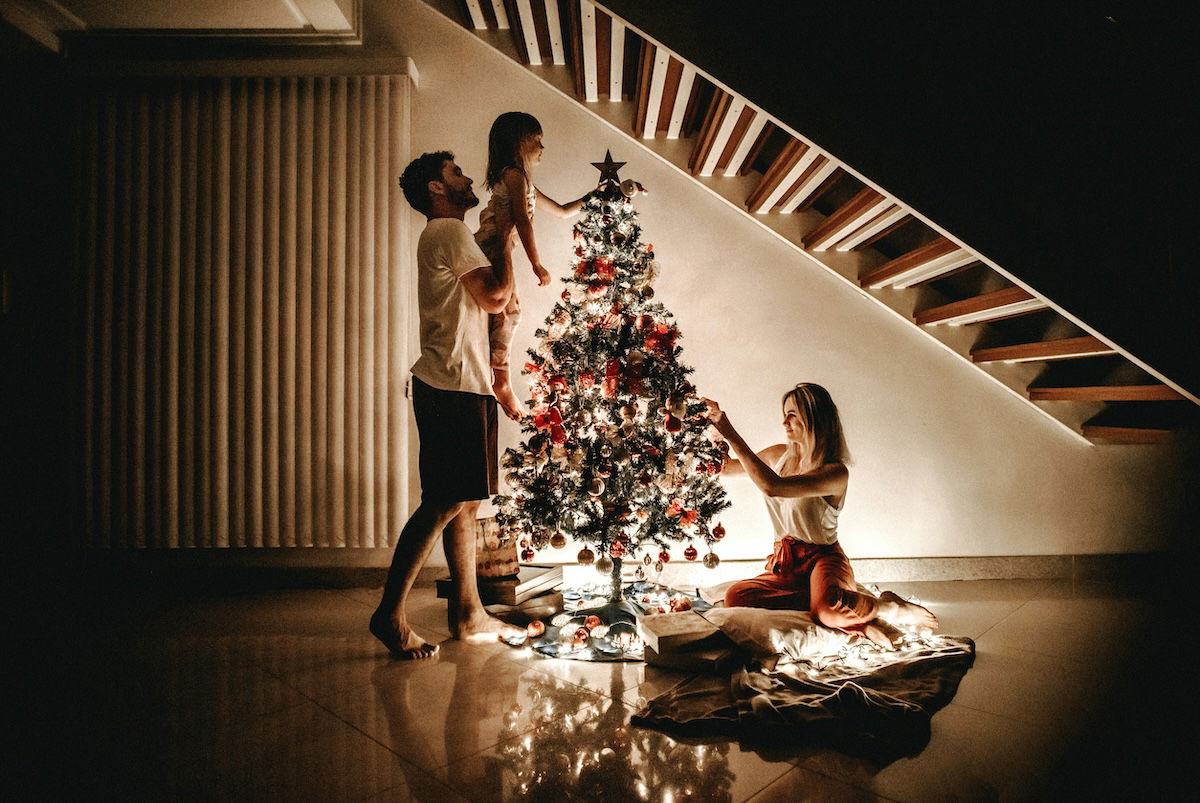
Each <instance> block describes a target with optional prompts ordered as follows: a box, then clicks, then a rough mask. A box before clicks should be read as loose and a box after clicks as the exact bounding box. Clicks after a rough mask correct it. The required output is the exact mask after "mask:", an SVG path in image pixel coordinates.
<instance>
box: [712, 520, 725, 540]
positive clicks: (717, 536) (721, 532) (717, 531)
mask: <svg viewBox="0 0 1200 803" xmlns="http://www.w3.org/2000/svg"><path fill="white" fill-rule="evenodd" d="M712 537H713V540H714V541H720V540H721V539H722V538H724V537H725V528H724V527H723V526H721V523H720V522H717V526H716V527H713V529H712Z"/></svg>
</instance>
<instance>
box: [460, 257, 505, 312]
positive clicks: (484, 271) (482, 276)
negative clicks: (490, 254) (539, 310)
mask: <svg viewBox="0 0 1200 803" xmlns="http://www.w3.org/2000/svg"><path fill="white" fill-rule="evenodd" d="M458 280H459V281H460V282H462V286H463V287H465V288H466V290H467V292H468V293H470V294H471V298H473V299H475V303H476V304H478V305H479V306H480V308H482V309H483V311H484V312H486V313H488V314H489V315H495V314H497V313H500V312H504V308H505V307H506V306H508V300H509V299H510V298H512V294H513V290H514V288H515V286H516V283H515V282H514V281H513V272H512V251H511V250H509V249H505V252H504V259H503V260H501V264H499V265H495V266H492V265H482V266H480V267H478V268H476V269H475V270H472V271H468V272H467V273H464V274H463V275H461V276H459V277H458Z"/></svg>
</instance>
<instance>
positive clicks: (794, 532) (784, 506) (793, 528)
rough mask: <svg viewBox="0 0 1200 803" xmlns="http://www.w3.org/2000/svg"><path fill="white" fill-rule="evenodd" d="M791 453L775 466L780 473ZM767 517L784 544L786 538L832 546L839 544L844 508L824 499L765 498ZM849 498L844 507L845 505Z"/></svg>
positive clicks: (843, 498) (785, 454) (819, 497)
mask: <svg viewBox="0 0 1200 803" xmlns="http://www.w3.org/2000/svg"><path fill="white" fill-rule="evenodd" d="M786 460H787V452H784V454H783V456H782V457H780V458H779V461H778V462H777V463H776V464H775V465H774V466H772V468H773V469H775V473H777V474H778V473H780V470H781V469H782V468H783V464H784V461H786ZM763 499H764V500H765V501H766V503H767V515H769V516H770V517H771V524H772V525H773V526H774V527H775V540H776V541H782V540H783V537H784V536H785V535H790V536H791V537H792V538H797V539H799V540H801V541H807V542H808V543H810V544H832V543H834V542H835V541H837V520H838V514H839V513H841V510H842V509H841V507H834V506H833V505H831V504H829V502H828V501H826V499H825V497H823V496H796V497H784V496H764V497H763ZM845 503H846V499H845V496H843V497H842V506H845Z"/></svg>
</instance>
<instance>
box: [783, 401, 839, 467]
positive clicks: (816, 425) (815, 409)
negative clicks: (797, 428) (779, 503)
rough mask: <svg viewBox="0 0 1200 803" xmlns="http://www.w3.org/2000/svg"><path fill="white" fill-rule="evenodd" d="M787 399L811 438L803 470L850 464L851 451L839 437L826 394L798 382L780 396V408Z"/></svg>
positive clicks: (835, 415)
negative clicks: (809, 451) (804, 422)
mask: <svg viewBox="0 0 1200 803" xmlns="http://www.w3.org/2000/svg"><path fill="white" fill-rule="evenodd" d="M788 399H792V400H794V401H795V402H796V407H798V408H799V409H800V414H801V415H802V416H804V418H805V420H806V423H807V425H808V431H809V432H810V433H811V434H812V438H813V451H812V454H811V455H805V456H804V459H805V462H806V463H807V465H806V466H805V467H804V468H805V470H811V469H814V468H816V467H817V466H822V465H824V464H826V463H849V462H850V449H849V447H847V446H846V436H845V435H844V434H843V433H842V419H841V417H840V416H838V409H837V405H836V404H834V403H833V397H831V396H830V395H829V391H827V390H826V389H825V388H823V387H821V386H820V385H817V384H814V383H812V382H801V383H800V384H799V385H796V387H794V388H792V389H791V390H789V391H788V392H787V393H785V394H783V399H782V400H781V401H780V402H779V404H780V406H782V405H784V404H787V400H788Z"/></svg>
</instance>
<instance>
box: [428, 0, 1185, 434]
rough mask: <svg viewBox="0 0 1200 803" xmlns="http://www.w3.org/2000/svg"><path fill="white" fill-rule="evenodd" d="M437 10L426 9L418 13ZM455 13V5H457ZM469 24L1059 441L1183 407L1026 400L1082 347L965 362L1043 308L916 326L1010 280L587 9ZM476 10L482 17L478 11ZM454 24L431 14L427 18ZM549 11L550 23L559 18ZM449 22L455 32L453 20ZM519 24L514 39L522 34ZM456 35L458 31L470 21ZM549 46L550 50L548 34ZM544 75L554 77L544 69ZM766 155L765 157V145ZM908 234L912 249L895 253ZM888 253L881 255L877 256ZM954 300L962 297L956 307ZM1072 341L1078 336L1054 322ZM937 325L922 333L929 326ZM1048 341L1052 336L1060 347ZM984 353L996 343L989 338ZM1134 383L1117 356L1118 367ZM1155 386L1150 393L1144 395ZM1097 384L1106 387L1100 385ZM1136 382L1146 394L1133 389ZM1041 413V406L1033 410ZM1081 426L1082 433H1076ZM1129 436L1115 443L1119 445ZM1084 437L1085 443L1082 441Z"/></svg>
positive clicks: (577, 3) (527, 6)
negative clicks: (974, 368) (1040, 375)
mask: <svg viewBox="0 0 1200 803" xmlns="http://www.w3.org/2000/svg"><path fill="white" fill-rule="evenodd" d="M431 4H432V5H434V6H435V7H437V6H438V5H439V2H438V0H431ZM467 5H469V4H467ZM479 5H480V7H481V8H482V16H483V19H482V23H481V21H480V20H478V19H476V20H475V27H479V25H480V24H482V25H483V26H484V27H488V28H492V29H495V28H496V24H495V23H496V21H497V18H498V17H497V13H499V14H502V13H504V12H503V9H505V8H507V9H508V12H509V13H508V18H509V20H508V21H509V23H510V24H511V26H512V29H513V30H512V31H511V38H509V36H508V35H507V34H508V33H509V32H507V31H497V30H476V31H475V33H476V34H477V35H479V37H480V38H481V39H483V40H484V41H486V42H488V43H489V44H491V45H492V46H493V47H494V48H496V49H497V50H500V51H501V52H503V53H505V54H506V55H508V56H510V57H512V58H515V59H516V60H518V61H521V62H523V63H525V64H526V65H529V64H530V62H533V63H534V64H535V65H537V66H534V67H531V70H532V72H533V74H534V75H536V76H537V77H538V78H541V79H542V80H544V81H546V82H547V83H549V84H550V85H551V86H553V87H555V88H556V89H558V90H559V91H561V92H563V93H564V94H566V95H568V96H571V97H574V98H575V99H576V100H578V101H579V102H580V103H582V104H583V105H585V106H586V108H588V109H589V110H590V111H592V112H593V113H594V114H595V115H596V116H597V117H599V118H601V119H602V120H605V121H607V122H608V123H610V124H611V125H613V126H614V127H615V128H617V129H618V130H620V131H621V132H623V133H625V135H626V136H630V137H631V138H634V139H637V140H638V141H639V143H640V144H641V145H642V146H643V147H645V148H647V149H648V150H649V151H651V152H652V153H654V154H655V155H657V156H659V157H660V158H661V159H663V160H664V161H666V162H667V163H668V164H670V165H672V166H674V167H676V168H677V169H679V170H681V171H685V172H687V173H689V174H690V175H691V176H693V178H695V180H696V181H697V182H698V183H699V184H700V186H703V187H704V188H706V189H707V190H709V191H710V192H713V193H714V194H716V195H717V196H719V197H721V198H723V199H724V200H726V201H728V202H729V203H730V204H732V205H734V206H736V207H737V208H739V209H742V210H745V211H746V212H748V213H751V214H752V217H753V219H754V220H755V221H757V222H758V223H760V224H761V225H762V226H763V227H764V228H765V229H767V230H768V231H770V232H771V233H773V234H775V235H776V236H778V237H780V238H781V239H783V240H784V241H786V242H787V243H789V244H790V245H791V246H793V247H794V248H795V249H796V250H797V251H798V252H800V253H801V254H803V255H804V256H805V257H807V258H808V259H811V260H813V261H815V262H817V263H819V264H821V265H822V266H824V267H826V268H828V269H830V270H833V271H834V272H835V273H837V274H838V275H840V276H841V277H842V278H844V279H846V280H847V281H849V282H851V283H852V284H854V285H855V286H857V287H860V288H862V291H863V292H865V293H866V294H867V295H868V296H869V297H871V298H872V299H874V300H875V301H877V302H878V303H880V304H882V305H883V306H885V307H887V308H889V309H891V310H892V311H893V312H895V313H897V314H899V315H901V316H902V317H904V318H906V319H909V320H915V322H916V323H917V324H918V325H920V326H923V327H926V328H925V330H924V331H926V332H927V333H929V334H930V335H931V336H932V337H934V339H935V340H936V341H937V342H939V343H940V344H942V345H943V346H944V347H946V348H947V349H948V350H950V351H952V352H953V353H955V354H956V355H958V356H960V357H963V358H966V359H969V360H970V361H971V362H973V363H975V364H976V365H978V366H979V367H980V369H981V370H982V371H983V372H984V373H985V374H986V375H987V376H988V377H990V378H992V379H993V380H995V381H996V382H998V383H999V384H1000V385H1001V386H1003V387H1004V388H1006V389H1007V390H1009V391H1010V392H1011V393H1012V394H1013V395H1014V396H1016V397H1017V398H1019V399H1021V400H1022V401H1023V402H1024V403H1027V404H1032V405H1033V406H1034V407H1035V408H1036V409H1038V410H1039V411H1040V412H1042V413H1043V414H1045V415H1046V417H1047V418H1048V419H1050V420H1052V421H1054V422H1055V423H1056V424H1058V425H1059V426H1061V427H1062V428H1063V429H1064V430H1065V431H1068V432H1070V433H1071V434H1072V435H1073V436H1075V437H1077V438H1081V439H1093V440H1100V441H1103V442H1114V441H1118V440H1119V441H1122V442H1157V440H1155V439H1158V438H1159V436H1158V435H1157V434H1155V435H1153V436H1151V435H1150V434H1148V433H1151V432H1154V433H1157V432H1158V431H1159V429H1158V428H1153V427H1147V428H1146V429H1145V430H1144V431H1140V432H1139V431H1138V430H1139V427H1138V426H1119V427H1118V426H1104V427H1101V426H1097V425H1095V424H1092V423H1091V422H1090V418H1089V416H1092V414H1093V413H1094V412H1095V410H1096V407H1095V404H1096V403H1104V402H1121V401H1125V400H1137V401H1157V400H1160V399H1161V400H1163V401H1167V400H1178V399H1180V398H1188V399H1191V400H1192V401H1198V402H1200V400H1197V399H1195V398H1194V397H1191V396H1190V395H1187V396H1185V395H1183V394H1181V393H1180V392H1179V390H1180V389H1177V386H1174V385H1170V384H1164V383H1169V380H1166V379H1165V378H1164V377H1160V376H1157V375H1154V376H1152V377H1150V378H1149V379H1148V380H1136V381H1138V382H1139V384H1137V385H1134V384H1132V383H1130V384H1125V385H1110V384H1104V385H1095V386H1093V385H1087V386H1081V387H1076V388H1047V387H1031V381H1032V380H1033V379H1034V378H1035V377H1034V375H1033V374H1031V373H1030V368H1029V366H1030V365H1033V366H1036V365H1039V364H1050V363H1051V362H1054V361H1064V360H1085V359H1087V358H1091V357H1099V356H1102V355H1114V354H1121V352H1120V351H1119V349H1118V348H1117V347H1116V346H1114V345H1112V344H1110V343H1107V342H1105V341H1104V340H1102V339H1101V338H1100V337H1099V336H1097V335H1096V334H1095V333H1091V334H1086V335H1080V336H1076V337H1066V338H1064V337H1061V336H1058V335H1056V336H1055V337H1054V339H1047V338H1046V336H1044V335H1043V336H1042V339H1040V340H1039V341H1038V342H1020V343H1017V344H1016V345H1010V346H997V347H989V348H976V347H975V340H976V339H977V338H974V336H973V335H971V334H970V332H971V331H972V330H971V328H970V327H968V326H966V325H969V324H983V325H992V324H994V323H996V322H1002V321H1005V320H1007V319H1013V318H1018V317H1022V316H1028V315H1029V314H1030V313H1038V314H1043V313H1046V311H1048V310H1053V311H1054V313H1056V314H1060V315H1068V313H1066V312H1065V311H1063V310H1058V309H1057V308H1054V307H1053V305H1052V304H1051V302H1049V301H1048V300H1046V299H1043V298H1039V297H1037V296H1036V294H1035V293H1034V292H1032V291H1031V290H1030V289H1028V288H1027V287H1023V286H1019V283H1018V286H1009V287H1002V288H1000V289H998V290H997V289H993V288H994V287H995V285H996V282H995V281H991V282H985V283H984V284H985V285H986V284H990V285H991V287H986V286H985V287H981V288H980V289H979V290H976V291H974V292H969V291H968V292H967V293H963V294H961V295H960V296H959V297H958V298H957V299H955V297H954V295H953V294H951V296H950V298H947V299H945V300H944V301H943V302H942V303H937V304H935V305H934V306H928V302H926V303H924V304H921V306H922V307H924V308H923V309H922V310H921V311H919V312H917V311H916V310H915V308H916V307H917V305H918V295H917V294H919V293H922V292H924V291H926V289H927V288H933V292H934V295H937V294H938V293H941V292H942V291H944V290H945V287H944V286H943V285H944V284H945V280H946V279H948V278H950V277H956V276H960V275H973V274H974V273H978V272H979V271H981V270H982V271H989V272H991V273H992V274H994V276H995V277H998V278H999V279H1000V280H1001V283H1003V284H1012V283H1013V282H1014V281H1015V279H1014V277H1012V276H1011V275H1009V274H1007V273H1005V272H1004V271H1003V270H1002V269H1001V268H1000V267H999V266H996V265H993V264H991V263H989V262H987V261H986V260H984V259H982V258H981V257H980V256H979V255H977V254H975V253H974V252H972V251H971V250H970V249H969V248H968V247H967V246H965V245H964V244H962V243H960V242H957V241H955V240H954V239H953V238H952V237H950V236H949V235H947V234H946V233H945V232H942V231H940V230H938V229H937V228H936V226H935V224H933V223H932V221H928V220H926V219H924V218H923V217H921V216H920V214H919V212H918V211H916V210H912V209H908V208H906V207H905V206H904V205H903V204H902V203H900V202H899V201H897V200H896V199H895V198H892V197H890V196H888V195H887V194H886V193H885V192H883V191H881V190H879V189H878V188H876V187H874V186H872V185H871V184H870V183H869V182H868V181H867V180H866V179H865V178H864V177H862V176H858V175H857V174H856V173H854V171H853V170H852V169H851V168H850V167H848V166H846V165H843V164H839V163H838V162H837V161H836V160H835V159H834V158H833V157H832V156H830V155H829V154H826V153H824V152H822V151H820V150H819V148H818V147H817V146H816V145H814V144H813V143H810V142H808V141H806V140H803V138H802V137H800V135H799V134H797V133H796V132H793V131H791V130H790V129H787V128H786V126H783V125H782V124H781V123H779V122H778V121H776V120H774V119H773V118H770V117H769V115H768V114H767V113H766V112H765V111H763V110H761V109H759V108H757V107H756V106H754V105H753V104H751V103H750V102H748V101H747V100H746V99H744V98H740V97H738V96H736V95H735V94H733V93H731V92H729V91H727V90H726V89H725V88H724V87H723V86H720V85H719V84H717V83H716V82H715V81H714V80H713V79H711V78H710V77H709V76H707V75H705V74H703V73H702V72H700V71H699V70H698V69H697V68H696V67H694V66H692V65H689V64H686V63H684V62H683V61H682V60H681V59H679V58H678V57H677V56H675V54H673V53H670V52H668V51H666V50H665V49H664V48H662V47H660V46H658V45H656V43H654V42H652V41H649V40H646V39H645V38H643V37H641V36H640V35H639V32H635V31H632V30H630V29H628V28H627V27H626V26H625V25H624V24H623V23H622V22H621V21H620V20H619V19H618V18H616V17H613V16H611V15H610V14H608V13H607V12H606V11H605V10H604V9H603V8H602V7H601V6H596V5H593V4H592V3H590V2H587V0H573V2H570V3H568V4H566V5H564V6H561V7H560V6H559V5H558V4H557V3H556V2H554V1H553V0H550V2H547V1H546V0H527V2H521V3H501V2H497V3H490V4H489V3H486V2H484V3H480V4H479ZM489 6H491V7H492V8H491V9H489ZM439 10H441V11H442V12H443V13H445V14H447V16H451V18H452V19H453V18H454V16H453V14H451V13H450V12H448V11H447V10H446V9H445V8H441V9H439ZM560 11H562V12H563V14H562V17H561V18H560ZM460 21H461V18H460ZM522 21H525V22H526V26H525V27H526V28H527V29H528V32H526V31H524V30H523V29H522V25H521V23H522ZM467 25H468V27H472V23H471V22H470V20H468V21H467ZM556 29H557V31H558V32H559V33H560V34H562V37H561V38H562V41H561V42H559V41H557V40H556V39H555V37H554V35H553V32H554V30H556ZM551 64H554V65H560V66H550V65H551ZM772 143H774V145H772ZM914 227H921V228H923V229H924V230H925V231H926V232H927V236H925V238H924V239H923V240H921V241H918V242H911V243H909V244H907V245H902V247H901V248H900V250H899V252H897V251H896V248H897V243H896V242H890V241H891V240H897V241H900V240H902V239H903V238H902V237H901V235H903V234H904V233H905V232H906V230H911V229H913V228H914ZM889 249H890V250H891V253H889V252H888V251H889ZM962 295H965V296H967V297H962ZM1067 320H1069V321H1070V323H1071V324H1073V326H1072V327H1071V328H1074V329H1076V330H1078V329H1079V328H1080V325H1081V323H1080V322H1078V321H1077V320H1075V319H1073V318H1069V316H1068V318H1067ZM942 323H945V324H949V325H948V326H944V327H943V326H935V324H942ZM1060 334H1061V333H1060ZM990 339H991V340H992V341H993V342H995V340H997V339H1001V338H995V337H993V338H990ZM1124 356H1125V357H1127V358H1129V359H1131V360H1133V361H1134V364H1136V366H1138V367H1140V368H1142V369H1146V368H1148V367H1147V366H1144V365H1143V364H1142V363H1140V362H1138V361H1136V359H1134V358H1132V356H1131V355H1124ZM1156 380H1163V381H1162V382H1158V383H1157V384H1156V385H1153V387H1154V388H1155V389H1154V390H1150V389H1149V388H1150V387H1152V386H1151V385H1150V384H1149V383H1154V382H1155V381H1156ZM1105 381H1106V382H1107V380H1105ZM1142 382H1145V383H1146V384H1141V383H1142ZM1041 402H1053V403H1051V404H1042V403H1041ZM1085 419H1086V420H1085ZM1126 432H1131V433H1132V434H1129V435H1127V436H1125V435H1123V433H1126ZM1089 433H1090V434H1089Z"/></svg>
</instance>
